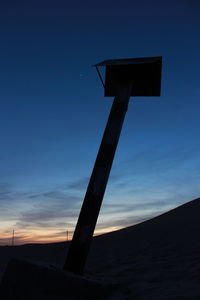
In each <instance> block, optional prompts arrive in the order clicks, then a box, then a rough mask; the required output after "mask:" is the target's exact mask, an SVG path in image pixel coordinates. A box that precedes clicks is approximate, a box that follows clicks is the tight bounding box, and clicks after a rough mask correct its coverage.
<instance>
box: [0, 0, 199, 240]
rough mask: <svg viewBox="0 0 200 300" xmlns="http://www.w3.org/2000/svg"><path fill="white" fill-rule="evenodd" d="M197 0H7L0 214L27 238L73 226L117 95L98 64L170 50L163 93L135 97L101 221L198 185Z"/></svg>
mask: <svg viewBox="0 0 200 300" xmlns="http://www.w3.org/2000/svg"><path fill="white" fill-rule="evenodd" d="M199 15H200V3H199V1H195V0H193V1H189V0H188V1H186V0H182V1H181V0H173V1H172V0H168V1H158V0H152V1H148V0H138V1H130V0H129V1H127V0H124V1H121V0H119V1H113V0H111V1H105V0H103V1H101V2H98V1H80V0H77V1H66V0H65V1H64V0H62V1H60V0H57V1H44V0H40V1H37V0H36V1H21V0H19V1H9V0H8V1H5V0H3V1H1V6H0V136H1V143H0V205H1V209H0V211H1V212H0V220H1V236H2V240H1V241H2V243H7V242H8V241H7V240H6V238H7V237H9V236H10V233H11V231H12V228H15V230H16V232H17V233H18V239H19V240H21V241H30V240H38V241H39V240H41V241H44V240H47V239H48V238H52V239H57V238H60V239H62V237H63V238H64V232H65V231H66V230H67V228H68V229H69V230H70V231H71V230H73V228H74V224H75V222H76V219H77V216H78V213H79V210H80V205H81V202H82V200H83V197H84V192H85V189H86V186H87V182H88V178H89V176H90V173H91V169H92V166H93V163H94V160H95V156H96V153H97V150H98V146H99V143H100V140H101V136H102V131H103V129H104V126H105V122H106V119H107V116H108V113H109V109H110V106H111V102H112V99H110V98H104V97H103V88H102V85H101V83H100V81H99V78H98V76H97V74H96V73H95V69H94V68H92V67H91V65H92V64H95V63H97V62H99V61H102V60H104V59H109V58H128V57H143V56H163V70H162V94H161V97H160V98H153V97H150V98H144V97H141V98H139V97H135V99H131V102H130V105H129V110H128V113H127V117H126V120H125V124H124V128H123V131H122V135H121V139H120V143H119V147H118V150H117V154H116V158H115V161H114V165H113V170H112V173H111V178H110V181H109V185H108V188H107V192H106V194H105V199H104V204H103V209H102V213H101V216H100V218H99V223H98V228H99V230H100V229H101V230H107V229H109V230H112V229H114V227H115V228H119V227H121V226H126V225H131V224H134V223H136V222H139V221H141V220H143V219H145V218H148V217H151V216H153V215H155V214H158V213H160V212H163V211H165V210H167V209H170V208H171V207H174V206H177V205H178V204H181V203H183V202H186V201H189V200H191V199H192V198H194V197H198V196H199V193H200V188H199V177H200V175H199V169H200V158H199V146H200V141H199V138H198V135H199V109H200V104H199V99H200V85H199V78H200V59H199V53H200V39H199V32H200V18H199Z"/></svg>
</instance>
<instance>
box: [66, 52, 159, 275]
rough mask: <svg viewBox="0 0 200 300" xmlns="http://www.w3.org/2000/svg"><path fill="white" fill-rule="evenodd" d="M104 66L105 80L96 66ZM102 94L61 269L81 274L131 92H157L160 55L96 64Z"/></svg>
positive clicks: (135, 94) (138, 94) (145, 93)
mask: <svg viewBox="0 0 200 300" xmlns="http://www.w3.org/2000/svg"><path fill="white" fill-rule="evenodd" d="M101 66H104V67H106V76H105V83H104V81H103V79H102V77H101V75H100V72H99V68H98V67H101ZM95 67H96V69H97V71H98V74H99V76H100V79H101V81H102V83H103V85H104V94H105V96H107V97H114V101H113V104H112V107H111V111H110V114H109V117H108V121H107V124H106V127H105V131H104V134H103V138H102V141H101V144H100V147H99V151H98V154H97V157H96V161H95V164H94V168H93V171H92V174H91V177H90V181H89V184H88V187H87V191H86V194H85V198H84V201H83V205H82V208H81V211H80V215H79V218H78V221H77V225H76V228H75V232H74V235H73V239H72V242H71V244H70V247H69V251H68V255H67V259H66V261H65V264H64V267H63V268H64V270H67V271H70V272H73V273H75V274H83V272H84V266H85V263H86V259H87V256H88V253H89V248H90V244H91V241H92V237H93V233H94V230H95V226H96V222H97V219H98V215H99V211H100V208H101V204H102V201H103V196H104V193H105V190H106V185H107V182H108V178H109V174H110V170H111V167H112V163H113V159H114V156H115V152H116V148H117V144H118V141H119V137H120V133H121V129H122V126H123V122H124V118H125V114H126V112H127V109H128V103H129V99H130V97H131V96H160V85H161V67H162V57H160V56H159V57H145V58H131V59H115V60H106V61H103V62H101V63H98V64H96V65H95Z"/></svg>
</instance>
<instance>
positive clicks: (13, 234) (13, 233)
mask: <svg viewBox="0 0 200 300" xmlns="http://www.w3.org/2000/svg"><path fill="white" fill-rule="evenodd" d="M14 241H15V231H14V229H13V232H12V246H14Z"/></svg>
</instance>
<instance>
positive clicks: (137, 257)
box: [0, 199, 200, 300]
mask: <svg viewBox="0 0 200 300" xmlns="http://www.w3.org/2000/svg"><path fill="white" fill-rule="evenodd" d="M199 216H200V199H196V200H193V201H191V202H188V203H187V204H185V205H183V206H181V207H178V208H177V209H174V210H172V211H170V212H168V213H166V214H163V215H161V216H159V217H156V218H154V219H151V220H149V221H146V222H144V223H141V224H139V225H136V226H132V227H128V228H126V229H123V230H120V231H116V232H113V233H110V234H106V235H102V236H99V237H96V238H95V239H94V241H93V244H92V247H91V251H90V254H89V258H88V262H87V265H86V274H89V275H90V276H93V277H95V278H98V279H100V280H103V281H105V282H111V283H112V282H114V283H119V285H120V287H121V290H122V292H123V294H124V296H125V299H138V300H139V299H148V300H151V299H152V300H153V299H154V300H156V299H157V300H162V299H166V300H170V299H174V300H175V299H176V300H178V299H180V300H184V299H188V300H195V299H196V300H199V299H200V238H199V232H200V217H199ZM67 248H68V245H67V244H63V243H56V244H47V245H25V246H19V247H17V246H16V247H0V273H1V275H2V274H3V272H4V270H5V267H6V264H7V262H8V260H9V259H10V258H11V257H13V256H15V257H23V258H29V259H33V260H37V261H45V262H49V263H51V264H56V265H60V266H62V264H63V263H64V260H65V257H66V252H67Z"/></svg>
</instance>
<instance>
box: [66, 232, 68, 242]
mask: <svg viewBox="0 0 200 300" xmlns="http://www.w3.org/2000/svg"><path fill="white" fill-rule="evenodd" d="M66 236H67V242H68V230H67V232H66Z"/></svg>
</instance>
